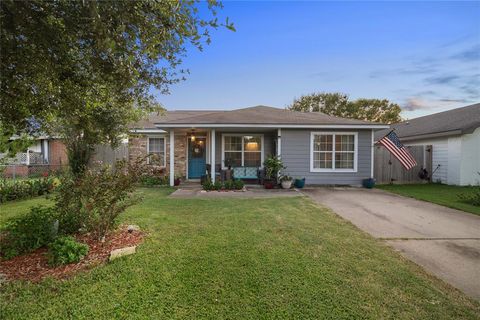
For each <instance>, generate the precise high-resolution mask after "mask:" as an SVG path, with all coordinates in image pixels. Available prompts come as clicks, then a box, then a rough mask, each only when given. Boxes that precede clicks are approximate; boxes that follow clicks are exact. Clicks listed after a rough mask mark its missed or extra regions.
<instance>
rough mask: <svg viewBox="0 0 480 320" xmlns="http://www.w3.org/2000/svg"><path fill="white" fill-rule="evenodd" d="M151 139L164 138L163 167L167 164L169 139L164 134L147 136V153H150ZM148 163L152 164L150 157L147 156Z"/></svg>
mask: <svg viewBox="0 0 480 320" xmlns="http://www.w3.org/2000/svg"><path fill="white" fill-rule="evenodd" d="M150 139H163V165H161V167H166V166H167V139H166V137H165V136H164V135H162V136H154V135H149V136H147V155H150ZM147 164H150V157H147Z"/></svg>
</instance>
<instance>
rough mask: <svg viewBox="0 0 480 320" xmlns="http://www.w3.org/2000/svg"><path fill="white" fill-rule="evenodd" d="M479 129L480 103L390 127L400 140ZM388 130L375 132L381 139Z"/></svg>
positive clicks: (464, 132)
mask: <svg viewBox="0 0 480 320" xmlns="http://www.w3.org/2000/svg"><path fill="white" fill-rule="evenodd" d="M478 127H480V103H477V104H472V105H469V106H466V107H463V108H457V109H452V110H448V111H444V112H439V113H435V114H431V115H428V116H424V117H419V118H415V119H412V120H408V121H404V122H400V123H397V124H394V125H392V126H391V128H394V129H395V133H396V134H397V136H398V137H399V138H402V140H406V141H408V140H414V139H427V138H434V137H442V136H452V135H460V134H467V133H472V132H473V131H475V129H476V128H478ZM389 130H390V129H386V130H381V131H377V132H376V134H375V139H376V140H379V139H381V138H382V137H383V136H384V135H385V134H387V133H388V132H389Z"/></svg>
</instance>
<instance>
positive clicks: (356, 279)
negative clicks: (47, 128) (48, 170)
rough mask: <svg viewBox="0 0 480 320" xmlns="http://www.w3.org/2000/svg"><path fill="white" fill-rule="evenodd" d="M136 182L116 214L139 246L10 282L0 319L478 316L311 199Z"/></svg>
mask: <svg viewBox="0 0 480 320" xmlns="http://www.w3.org/2000/svg"><path fill="white" fill-rule="evenodd" d="M140 192H142V193H143V194H144V195H145V200H144V201H143V202H142V203H141V204H138V205H136V206H135V207H131V208H130V209H129V210H128V212H127V213H126V214H125V215H124V216H123V217H122V219H123V222H127V223H137V224H139V225H140V226H141V227H143V228H144V229H147V230H148V233H149V235H148V237H147V239H146V241H145V243H144V244H142V245H141V246H140V247H139V250H138V252H137V254H135V255H134V256H129V257H125V258H122V259H118V260H115V261H114V262H112V263H109V264H107V265H105V266H100V267H97V268H95V269H93V270H91V271H89V272H86V273H81V274H78V275H77V276H75V277H74V278H72V279H69V280H66V281H58V280H52V279H49V280H46V281H43V282H41V283H40V284H30V283H25V282H15V283H9V284H7V285H5V286H4V287H2V288H1V289H0V290H1V293H0V314H2V316H3V319H14V318H15V319H67V318H68V319H126V318H129V319H164V318H168V319H192V318H195V319H196V318H207V319H227V318H228V319H267V318H268V319H271V318H277V319H319V318H329V319H478V317H479V316H478V315H479V314H480V304H479V303H477V302H474V301H472V300H470V299H468V298H467V297H466V296H465V295H463V294H462V293H460V292H459V291H457V290H455V289H453V288H451V287H450V286H448V285H446V284H445V283H443V282H441V281H439V280H437V279H436V278H433V277H430V276H428V275H427V274H426V273H424V272H423V271H422V269H420V268H419V267H418V266H416V265H414V264H413V263H411V262H409V261H407V260H405V259H403V258H401V256H400V255H399V254H397V253H395V252H394V251H393V250H392V249H390V248H389V247H387V246H386V245H385V244H384V243H382V242H381V241H378V240H375V239H373V238H372V237H370V236H368V235H367V234H365V233H363V232H361V231H359V230H358V229H356V228H355V227H354V226H353V225H351V224H350V223H348V222H346V221H344V220H342V219H341V218H339V217H338V216H336V215H335V214H333V213H332V212H330V211H329V210H327V209H324V208H319V207H317V206H316V205H315V204H314V203H313V202H312V201H310V200H309V199H307V198H303V197H295V198H273V199H248V200H247V199H191V200H188V199H170V198H166V195H167V194H168V193H169V192H170V190H169V189H166V188H155V189H142V190H141V191H140ZM31 202H32V200H28V201H24V206H23V207H22V208H20V206H19V204H17V207H15V208H16V210H18V212H20V211H22V210H23V211H25V210H26V209H27V207H28V205H29V204H30V203H31Z"/></svg>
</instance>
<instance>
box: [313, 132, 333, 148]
mask: <svg viewBox="0 0 480 320" xmlns="http://www.w3.org/2000/svg"><path fill="white" fill-rule="evenodd" d="M332 141H333V136H332V135H315V136H314V139H313V148H314V149H313V150H314V151H332V150H333V143H332Z"/></svg>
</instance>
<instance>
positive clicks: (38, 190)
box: [0, 177, 55, 203]
mask: <svg viewBox="0 0 480 320" xmlns="http://www.w3.org/2000/svg"><path fill="white" fill-rule="evenodd" d="M54 187H55V179H54V178H52V177H43V178H40V179H29V180H14V181H11V180H6V179H4V180H2V181H0V203H2V202H7V201H12V200H19V199H26V198H31V197H36V196H41V195H44V194H47V193H50V192H51V191H52V190H53V189H54Z"/></svg>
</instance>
